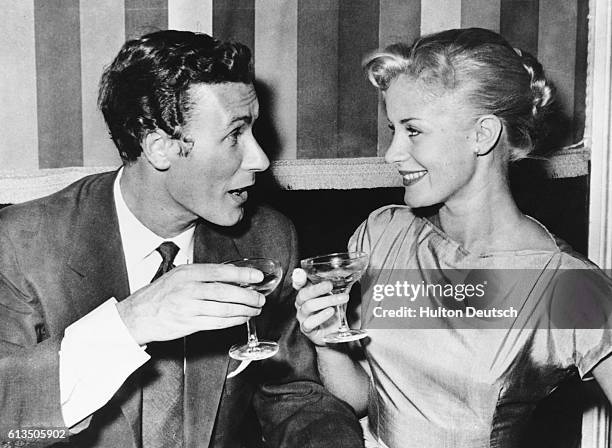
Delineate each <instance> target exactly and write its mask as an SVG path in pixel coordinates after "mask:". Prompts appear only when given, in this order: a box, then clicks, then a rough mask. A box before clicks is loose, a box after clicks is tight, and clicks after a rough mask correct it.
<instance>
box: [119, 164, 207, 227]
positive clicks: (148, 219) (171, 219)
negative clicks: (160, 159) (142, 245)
mask: <svg viewBox="0 0 612 448" xmlns="http://www.w3.org/2000/svg"><path fill="white" fill-rule="evenodd" d="M145 170H146V167H143V166H141V164H139V163H134V164H132V165H127V166H124V167H123V172H122V176H121V179H120V183H119V185H120V188H121V194H122V196H123V199H124V201H125V203H126V205H127V207H128V208H129V209H130V211H131V212H132V213H133V214H134V216H136V218H138V220H139V221H140V222H141V223H143V224H144V225H145V226H146V227H147V228H148V229H150V230H151V231H152V232H154V233H156V234H157V235H159V236H161V237H163V238H172V237H174V236H176V235H178V234H180V233H182V232H184V231H185V230H187V229H188V228H189V227H191V226H193V225H194V224H195V222H196V220H197V216H195V215H193V214H191V213H188V212H186V211H185V210H183V209H179V207H177V205H176V203H175V202H174V201H173V200H172V198H170V197H169V195H168V194H167V192H166V190H165V188H164V186H163V175H159V176H157V175H151V174H150V173H147V172H145Z"/></svg>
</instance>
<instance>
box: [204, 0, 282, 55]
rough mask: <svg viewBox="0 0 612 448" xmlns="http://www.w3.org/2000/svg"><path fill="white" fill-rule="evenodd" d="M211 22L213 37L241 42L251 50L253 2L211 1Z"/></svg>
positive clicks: (252, 41) (250, 0)
mask: <svg viewBox="0 0 612 448" xmlns="http://www.w3.org/2000/svg"><path fill="white" fill-rule="evenodd" d="M274 3H275V2H274ZM212 21H213V28H212V29H213V35H214V36H215V37H217V38H219V39H222V40H235V41H238V42H242V43H243V44H245V45H248V47H249V48H251V49H252V48H253V44H254V41H255V32H254V31H255V30H254V28H255V0H213V17H212Z"/></svg>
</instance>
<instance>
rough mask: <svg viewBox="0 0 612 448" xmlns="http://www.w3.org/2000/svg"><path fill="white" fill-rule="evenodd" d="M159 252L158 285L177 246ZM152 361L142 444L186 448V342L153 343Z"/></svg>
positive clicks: (167, 245)
mask: <svg viewBox="0 0 612 448" xmlns="http://www.w3.org/2000/svg"><path fill="white" fill-rule="evenodd" d="M157 251H158V252H159V253H160V254H161V256H162V262H161V264H160V265H159V269H158V270H157V272H156V273H155V276H154V277H153V279H152V280H151V282H154V281H155V280H157V279H158V278H159V277H161V276H162V275H163V274H165V273H166V272H168V271H169V270H170V269H172V268H174V264H173V262H174V257H176V254H177V253H178V251H179V248H178V247H177V245H176V244H174V243H172V242H168V241H166V242H164V243H162V244H161V245H160V246H159V247H158V248H157ZM147 352H148V353H149V355H151V359H150V360H149V363H148V364H147V369H146V370H145V374H144V375H143V380H144V381H143V390H142V444H143V448H175V447H181V446H183V383H184V372H183V363H184V361H183V356H184V347H183V339H182V338H180V339H175V340H173V341H163V342H152V343H150V344H148V345H147Z"/></svg>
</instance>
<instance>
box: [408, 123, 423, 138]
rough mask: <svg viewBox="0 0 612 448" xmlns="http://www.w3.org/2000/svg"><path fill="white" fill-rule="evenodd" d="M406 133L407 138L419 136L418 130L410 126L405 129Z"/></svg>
mask: <svg viewBox="0 0 612 448" xmlns="http://www.w3.org/2000/svg"><path fill="white" fill-rule="evenodd" d="M406 131H407V132H408V136H410V137H416V136H417V135H419V134H420V133H421V131H419V130H417V129H415V128H413V127H410V126H408V127H407V128H406Z"/></svg>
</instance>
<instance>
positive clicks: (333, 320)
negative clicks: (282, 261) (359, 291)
mask: <svg viewBox="0 0 612 448" xmlns="http://www.w3.org/2000/svg"><path fill="white" fill-rule="evenodd" d="M291 279H292V281H293V287H294V288H295V289H296V290H298V291H299V292H298V294H297V297H296V299H295V308H296V310H297V313H296V317H297V320H298V322H299V323H300V329H301V330H302V333H304V335H305V336H306V337H307V338H308V339H310V340H311V341H312V343H313V344H315V345H318V346H319V347H324V346H325V345H327V344H326V343H325V341H324V340H323V338H324V337H325V336H326V335H328V334H329V333H333V332H335V331H337V330H338V327H339V326H340V322H339V320H338V315H337V313H336V308H335V307H336V306H337V305H343V304H345V303H347V302H348V300H349V295H348V294H335V295H330V293H331V290H332V284H331V282H327V281H326V282H321V283H317V284H316V285H313V284H308V286H306V285H307V283H308V280H307V277H306V272H304V270H303V269H300V268H296V269H294V270H293V275H292V277H291Z"/></svg>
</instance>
